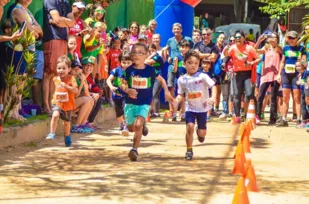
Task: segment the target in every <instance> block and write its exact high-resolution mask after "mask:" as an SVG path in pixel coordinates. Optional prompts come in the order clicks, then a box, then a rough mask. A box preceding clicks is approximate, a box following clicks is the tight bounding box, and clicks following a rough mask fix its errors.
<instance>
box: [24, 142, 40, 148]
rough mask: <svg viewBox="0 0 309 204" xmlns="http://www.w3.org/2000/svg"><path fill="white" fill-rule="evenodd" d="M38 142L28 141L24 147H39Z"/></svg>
mask: <svg viewBox="0 0 309 204" xmlns="http://www.w3.org/2000/svg"><path fill="white" fill-rule="evenodd" d="M37 146H38V144H37V143H35V142H27V143H25V144H24V147H37Z"/></svg>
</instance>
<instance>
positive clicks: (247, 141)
mask: <svg viewBox="0 0 309 204" xmlns="http://www.w3.org/2000/svg"><path fill="white" fill-rule="evenodd" d="M248 128H249V127H248V126H246V127H245V131H247V129H248ZM241 143H242V145H243V150H244V152H245V153H251V151H250V139H249V135H248V134H243V136H242V138H241Z"/></svg>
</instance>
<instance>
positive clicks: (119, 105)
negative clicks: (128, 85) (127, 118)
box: [113, 98, 124, 118]
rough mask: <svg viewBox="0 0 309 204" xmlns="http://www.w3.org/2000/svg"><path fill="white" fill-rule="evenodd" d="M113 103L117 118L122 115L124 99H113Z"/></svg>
mask: <svg viewBox="0 0 309 204" xmlns="http://www.w3.org/2000/svg"><path fill="white" fill-rule="evenodd" d="M113 101H114V103H115V112H116V117H117V118H119V117H121V116H123V115H124V98H120V99H113Z"/></svg>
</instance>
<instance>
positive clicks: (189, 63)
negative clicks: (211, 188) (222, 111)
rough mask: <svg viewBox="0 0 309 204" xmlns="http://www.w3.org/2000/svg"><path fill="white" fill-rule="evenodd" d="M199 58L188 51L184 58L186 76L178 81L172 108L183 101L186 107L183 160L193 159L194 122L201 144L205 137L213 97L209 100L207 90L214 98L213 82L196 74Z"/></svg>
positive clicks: (199, 73) (196, 54)
mask: <svg viewBox="0 0 309 204" xmlns="http://www.w3.org/2000/svg"><path fill="white" fill-rule="evenodd" d="M199 64H200V58H199V54H198V52H196V51H194V50H189V51H188V52H187V53H186V54H185V56H184V66H185V68H186V70H187V74H185V75H183V76H181V77H180V78H179V79H178V96H177V97H176V100H175V101H176V103H174V105H175V106H174V108H176V107H178V104H179V103H180V102H181V101H182V100H184V99H185V106H186V108H185V109H186V124H187V130H186V143H187V152H186V156H185V159H186V160H192V159H193V149H192V144H193V133H194V125H195V120H197V129H196V134H197V138H198V140H199V141H200V142H201V143H202V142H204V140H205V136H206V129H207V127H206V121H207V111H209V110H211V109H212V104H214V102H215V97H212V98H209V88H212V96H216V92H217V89H216V86H214V85H215V82H214V81H213V80H212V79H211V78H210V77H209V76H208V75H207V74H204V73H201V72H198V68H199Z"/></svg>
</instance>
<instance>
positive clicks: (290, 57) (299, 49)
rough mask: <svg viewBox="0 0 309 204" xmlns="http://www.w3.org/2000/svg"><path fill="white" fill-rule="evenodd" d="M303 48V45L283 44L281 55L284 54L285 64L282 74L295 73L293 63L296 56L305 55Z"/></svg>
mask: <svg viewBox="0 0 309 204" xmlns="http://www.w3.org/2000/svg"><path fill="white" fill-rule="evenodd" d="M305 54H306V52H305V48H304V47H303V46H294V47H292V46H289V45H287V46H285V47H284V48H283V55H284V56H285V66H284V68H283V72H282V74H297V73H298V72H297V71H296V68H295V64H296V61H297V59H298V57H301V56H302V55H305Z"/></svg>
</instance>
